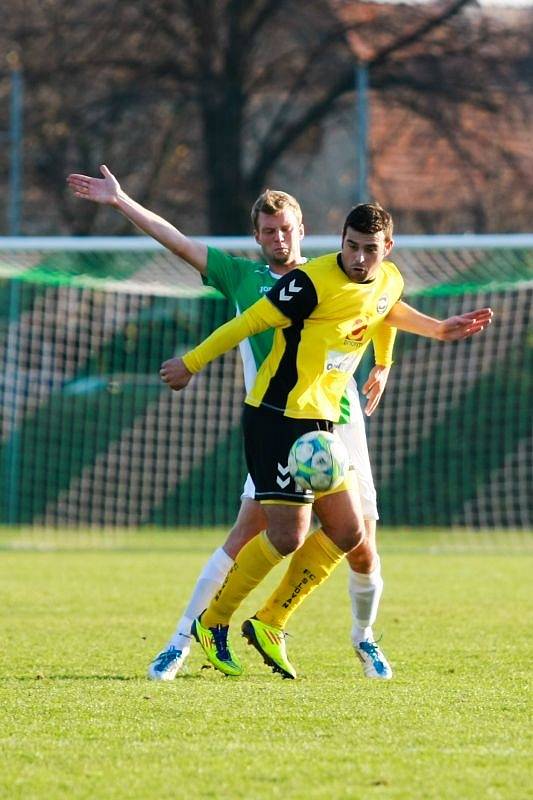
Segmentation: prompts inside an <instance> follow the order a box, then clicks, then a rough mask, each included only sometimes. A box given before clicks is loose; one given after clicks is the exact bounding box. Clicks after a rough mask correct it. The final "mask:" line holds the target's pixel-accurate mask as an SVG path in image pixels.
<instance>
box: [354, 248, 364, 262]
mask: <svg viewBox="0 0 533 800" xmlns="http://www.w3.org/2000/svg"><path fill="white" fill-rule="evenodd" d="M364 260H365V254H364V251H363V250H357V251H356V252H355V253H354V262H355V263H356V264H362V263H363V261H364Z"/></svg>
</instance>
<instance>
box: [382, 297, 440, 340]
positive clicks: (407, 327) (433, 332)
mask: <svg viewBox="0 0 533 800" xmlns="http://www.w3.org/2000/svg"><path fill="white" fill-rule="evenodd" d="M386 323H387V324H388V325H391V326H394V327H396V328H398V329H399V330H401V331H406V332H407V333H415V334H418V335H419V336H427V337H429V338H431V339H440V338H441V336H440V328H441V321H440V320H438V319H435V318H434V317H428V316H427V315H426V314H422V313H421V312H420V311H417V310H416V309H415V308H412V306H409V305H407V303H404V302H403V301H400V302H398V303H396V304H395V305H394V306H393V307H392V308H391V310H390V312H389V313H388V314H387V317H386Z"/></svg>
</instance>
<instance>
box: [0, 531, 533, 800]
mask: <svg viewBox="0 0 533 800" xmlns="http://www.w3.org/2000/svg"><path fill="white" fill-rule="evenodd" d="M222 538H223V534H222V533H221V532H218V533H217V532H214V531H207V532H205V531H203V532H195V531H187V532H184V533H181V534H174V533H173V534H169V533H159V534H157V533H152V532H147V533H139V534H128V533H126V532H116V533H111V534H109V535H108V536H107V537H105V536H103V535H102V534H99V533H97V532H86V533H83V534H80V533H76V534H69V533H64V534H62V533H57V532H56V533H45V532H39V531H37V532H36V531H32V530H21V531H17V532H14V531H5V530H4V532H3V533H2V534H0V549H1V550H2V552H1V553H0V563H1V567H0V571H1V574H0V603H1V608H2V611H3V622H2V645H3V646H2V648H1V649H0V751H1V753H2V757H1V769H0V797H6V798H9V800H16V798H24V799H25V800H31V799H32V798H39V800H41V798H43V800H44V798H46V800H56V798H57V800H59V799H63V798H69V800H73V799H75V800H81V799H82V798H91V799H92V800H95V799H96V800H108V799H110V800H115V799H116V800H119V799H120V800H123V799H125V798H127V800H137V799H138V800H152V798H154V799H155V798H158V800H159V798H162V797H180V798H181V797H186V798H191V799H192V800H203V798H228V800H229V798H232V799H233V798H246V800H262V799H263V798H264V800H270V799H271V798H283V799H284V800H299V799H300V798H342V799H343V800H344V798H356V799H358V798H364V799H365V800H366V798H406V800H417V798H421V799H422V798H424V800H426V799H428V800H431V799H432V798H434V799H435V800H447V799H448V798H449V799H450V800H459V798H461V799H462V798H476V799H477V798H479V799H481V798H483V800H485V798H489V799H491V798H502V800H503V798H505V800H508V798H511V797H512V798H515V799H516V798H519V799H521V798H528V797H532V796H533V795H532V794H531V789H530V787H531V786H532V785H533V780H532V777H533V776H532V774H531V770H530V768H529V771H528V758H529V756H530V753H531V738H530V737H529V738H528V721H529V712H530V706H529V705H528V693H527V688H528V687H527V682H528V677H529V670H530V665H531V647H530V645H529V642H528V638H527V625H528V622H529V623H530V622H531V606H532V602H531V590H530V575H531V538H530V537H529V536H528V535H527V534H525V533H517V534H503V533H502V534H501V535H499V534H494V535H488V534H487V535H485V534H480V535H474V534H468V535H464V534H462V533H461V532H452V533H448V532H444V531H440V532H433V533H431V532H425V533H418V534H415V533H402V532H385V533H383V534H382V546H381V552H382V561H383V570H384V575H385V579H386V593H385V595H384V598H383V602H382V608H381V613H380V617H379V622H378V625H377V630H378V631H383V632H384V638H383V642H382V644H383V647H384V649H385V651H386V653H387V656H388V657H389V658H390V661H391V663H392V664H393V667H394V669H395V677H394V679H393V680H392V681H390V682H386V683H381V682H372V681H368V680H365V679H363V677H362V674H361V672H360V668H359V666H358V664H357V663H356V661H355V658H354V656H353V654H352V652H351V649H350V645H349V637H348V631H349V626H350V612H349V605H348V600H347V594H346V570H345V567H344V565H342V566H341V567H340V568H339V569H338V570H337V572H336V573H335V574H334V575H333V577H332V578H331V580H330V581H329V582H328V583H327V584H326V585H324V586H323V587H322V588H321V589H319V590H318V591H317V592H316V593H315V594H314V595H313V596H312V597H311V598H310V599H309V601H308V602H307V604H306V606H305V607H304V608H302V609H301V610H300V611H299V612H298V613H297V614H296V615H295V616H294V617H293V618H292V619H291V623H290V632H291V633H292V634H293V636H292V638H291V640H290V642H289V653H290V655H291V659H292V661H293V663H294V664H295V666H296V668H297V669H298V672H299V677H298V679H297V680H296V681H294V682H293V681H290V682H289V681H283V680H281V679H280V678H279V677H277V676H274V675H272V674H271V673H270V672H269V671H268V670H267V669H266V668H265V667H264V665H263V664H262V662H261V661H260V658H259V656H258V655H257V653H256V652H255V651H254V650H252V649H251V648H246V646H245V644H244V642H243V641H242V640H241V639H240V638H238V637H237V635H236V632H237V630H238V626H235V633H234V637H233V638H234V641H235V645H236V650H237V652H238V654H239V655H240V656H241V657H242V659H243V661H244V663H245V666H246V673H245V675H244V676H243V677H242V678H240V679H231V678H224V677H222V676H221V675H219V674H218V673H215V672H214V671H213V670H211V669H202V663H203V662H202V659H201V657H200V653H199V651H198V648H197V647H196V648H195V649H194V650H193V652H192V654H191V657H190V659H189V661H188V662H187V669H186V673H185V674H183V675H180V676H178V677H177V679H176V680H175V681H174V682H172V683H171V684H164V685H161V684H154V683H151V682H149V681H147V680H146V679H145V671H146V666H147V664H148V662H149V661H150V660H151V658H152V656H153V655H154V654H155V653H156V651H157V650H158V649H159V648H160V646H161V645H162V644H163V643H164V642H165V641H166V638H167V637H168V635H169V634H170V632H171V630H172V629H173V627H174V623H175V620H176V619H177V616H178V613H179V611H180V610H181V608H182V606H183V604H184V602H185V601H186V599H187V596H188V593H189V592H190V589H191V587H192V584H193V582H194V578H195V575H196V573H197V572H198V571H199V569H200V568H201V566H202V565H203V563H204V562H205V560H206V558H207V556H208V555H209V553H210V552H211V550H212V549H213V548H214V547H215V546H217V545H218V544H219V543H220V541H221V539H222ZM280 569H281V568H280V567H278V568H277V571H276V572H275V573H274V574H273V575H272V576H270V580H269V581H268V585H264V586H263V587H260V588H259V589H258V590H256V592H255V593H254V594H253V595H252V596H251V598H249V600H248V601H247V602H246V604H245V605H244V606H243V607H242V609H240V611H239V613H238V617H237V620H238V621H240V620H241V619H243V618H244V617H245V616H246V615H248V614H249V613H253V611H254V610H255V609H256V607H257V606H258V605H259V601H260V599H262V597H264V596H265V594H266V592H267V590H268V588H269V586H272V585H273V583H274V582H275V580H276V579H277V578H278V577H279V575H280ZM529 763H530V762H529Z"/></svg>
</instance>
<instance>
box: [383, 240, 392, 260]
mask: <svg viewBox="0 0 533 800" xmlns="http://www.w3.org/2000/svg"><path fill="white" fill-rule="evenodd" d="M393 247H394V240H393V239H389V241H388V242H385V258H386V257H387V256H388V255H389V253H390V251H391V250H392V248H393Z"/></svg>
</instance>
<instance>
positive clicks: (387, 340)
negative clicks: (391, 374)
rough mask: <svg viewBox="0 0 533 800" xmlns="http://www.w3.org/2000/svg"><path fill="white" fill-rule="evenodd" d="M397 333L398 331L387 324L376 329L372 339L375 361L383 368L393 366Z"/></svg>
mask: <svg viewBox="0 0 533 800" xmlns="http://www.w3.org/2000/svg"><path fill="white" fill-rule="evenodd" d="M396 333H397V329H396V328H393V327H392V326H391V325H387V324H386V323H383V324H381V325H379V326H378V328H377V329H376V332H375V333H374V336H373V337H372V346H373V348H374V360H375V362H376V364H379V365H380V366H382V367H390V366H391V365H392V363H393V361H392V351H393V350H394V340H395V339H396Z"/></svg>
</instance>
